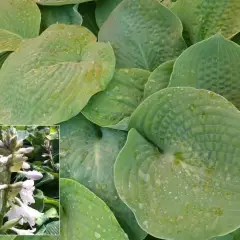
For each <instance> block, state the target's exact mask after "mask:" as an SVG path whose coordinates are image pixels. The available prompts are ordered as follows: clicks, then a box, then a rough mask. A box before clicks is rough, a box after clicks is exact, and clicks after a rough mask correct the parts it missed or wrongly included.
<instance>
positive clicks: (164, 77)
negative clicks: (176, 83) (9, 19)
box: [144, 60, 175, 98]
mask: <svg viewBox="0 0 240 240" xmlns="http://www.w3.org/2000/svg"><path fill="white" fill-rule="evenodd" d="M174 63H175V60H170V61H168V62H165V63H163V64H161V65H160V66H159V67H157V68H156V69H155V70H154V71H153V72H152V73H151V75H150V76H149V78H148V81H147V83H146V85H145V89H144V97H145V98H146V97H148V96H150V95H152V94H153V93H155V92H157V91H159V90H162V89H164V88H166V87H167V86H168V84H169V81H170V77H171V74H172V70H173V64H174Z"/></svg>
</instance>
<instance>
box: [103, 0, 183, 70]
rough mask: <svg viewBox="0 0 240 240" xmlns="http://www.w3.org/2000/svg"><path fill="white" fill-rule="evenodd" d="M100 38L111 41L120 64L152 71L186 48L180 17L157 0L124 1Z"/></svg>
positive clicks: (106, 24)
mask: <svg viewBox="0 0 240 240" xmlns="http://www.w3.org/2000/svg"><path fill="white" fill-rule="evenodd" d="M99 41H110V43H111V44H112V46H113V48H114V51H115V54H116V58H117V67H119V68H142V69H147V70H150V71H152V70H154V69H155V68H156V67H158V66H159V65H160V64H161V63H163V62H166V61H168V60H171V59H173V58H175V57H177V56H179V55H180V53H181V52H182V51H183V50H184V49H185V48H186V44H185V42H184V40H183V38H182V24H181V22H180V20H179V18H178V17H176V16H175V15H174V14H173V13H172V12H171V11H170V10H169V9H168V8H166V7H165V6H164V5H162V4H161V3H160V2H159V1H158V0H124V1H123V2H122V3H120V4H119V5H118V7H117V8H115V9H114V10H113V12H112V13H111V14H110V16H109V18H108V19H107V21H106V22H105V23H104V24H103V26H102V28H101V29H100V32H99Z"/></svg>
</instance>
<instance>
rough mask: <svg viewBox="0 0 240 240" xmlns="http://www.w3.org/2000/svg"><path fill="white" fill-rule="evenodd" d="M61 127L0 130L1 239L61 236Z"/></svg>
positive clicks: (0, 128) (2, 128) (24, 127)
mask: <svg viewBox="0 0 240 240" xmlns="http://www.w3.org/2000/svg"><path fill="white" fill-rule="evenodd" d="M59 131H60V129H59V126H0V235H55V236H56V235H59V228H60V213H59Z"/></svg>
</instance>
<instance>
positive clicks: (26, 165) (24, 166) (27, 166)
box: [22, 161, 30, 169]
mask: <svg viewBox="0 0 240 240" xmlns="http://www.w3.org/2000/svg"><path fill="white" fill-rule="evenodd" d="M29 168H30V164H29V163H27V162H25V161H23V164H22V169H29Z"/></svg>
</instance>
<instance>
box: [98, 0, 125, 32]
mask: <svg viewBox="0 0 240 240" xmlns="http://www.w3.org/2000/svg"><path fill="white" fill-rule="evenodd" d="M120 2H122V0H101V1H97V6H96V11H95V14H96V20H97V24H98V26H99V27H101V26H102V25H103V23H104V22H105V21H106V20H107V18H108V16H109V15H110V13H111V12H112V11H113V9H114V8H115V7H116V6H117V5H118V4H119V3H120Z"/></svg>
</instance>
